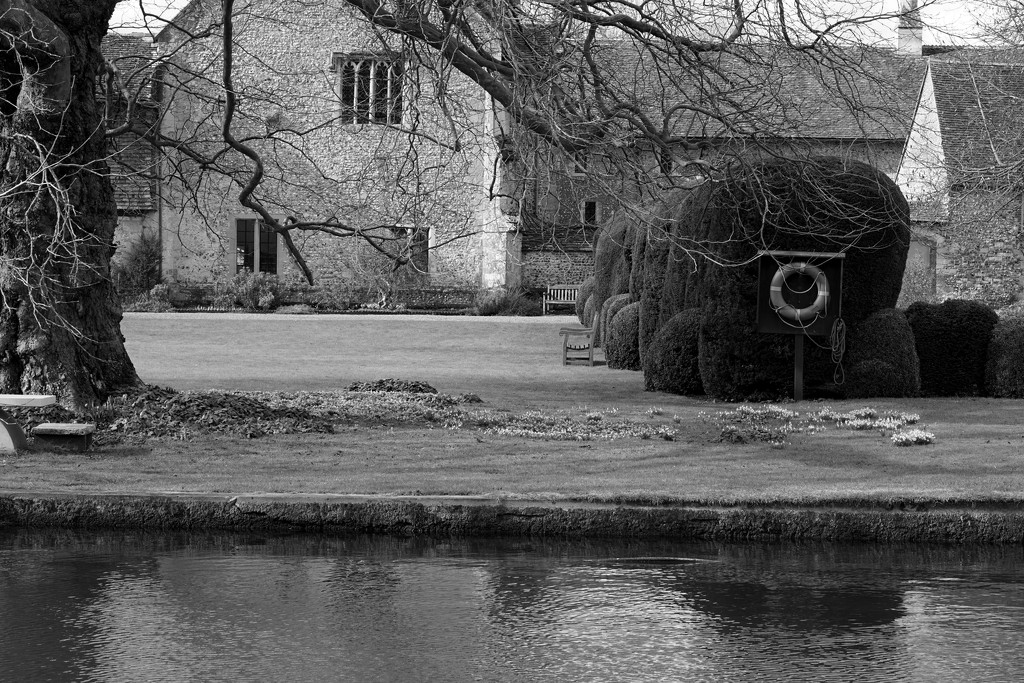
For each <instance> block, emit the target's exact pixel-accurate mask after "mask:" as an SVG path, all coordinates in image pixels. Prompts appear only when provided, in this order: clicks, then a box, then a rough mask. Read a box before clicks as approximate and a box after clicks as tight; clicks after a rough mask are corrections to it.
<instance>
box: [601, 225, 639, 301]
mask: <svg viewBox="0 0 1024 683" xmlns="http://www.w3.org/2000/svg"><path fill="white" fill-rule="evenodd" d="M627 234H628V236H629V239H630V240H632V238H633V232H632V230H630V229H628V226H627V224H626V222H625V221H624V220H621V219H619V220H613V221H612V222H611V223H609V224H608V225H606V226H605V227H604V228H602V229H601V233H600V235H598V237H597V244H596V246H595V247H594V294H593V296H594V310H595V311H600V310H601V307H602V306H603V305H604V302H605V300H606V299H608V297H610V296H615V295H616V294H622V293H624V292H628V291H629V263H628V261H627V260H628V258H629V253H631V252H632V245H630V247H631V248H630V250H629V253H628V252H627V250H626V237H627Z"/></svg>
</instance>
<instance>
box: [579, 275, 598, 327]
mask: <svg viewBox="0 0 1024 683" xmlns="http://www.w3.org/2000/svg"><path fill="white" fill-rule="evenodd" d="M593 293H594V278H593V277H588V278H587V279H586V280H584V281H583V284H582V285H580V288H579V291H577V292H576V317H577V318H578V319H579V321H580V323H582V324H583V325H586V324H587V323H585V322H583V308H584V307H585V306H586V305H587V299H589V298H590V296H591V295H592V294H593Z"/></svg>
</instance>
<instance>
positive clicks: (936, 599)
mask: <svg viewBox="0 0 1024 683" xmlns="http://www.w3.org/2000/svg"><path fill="white" fill-rule="evenodd" d="M1020 560H1021V549H1020V548H1002V547H980V548H970V549H957V548H946V547H930V546H923V547H922V546H908V547H888V546H885V547H874V546H831V545H813V546H784V545H742V546H740V545H721V544H710V543H709V544H689V545H682V544H672V543H667V542H661V543H659V542H629V541H624V542H561V541H558V542H555V541H547V540H541V541H538V540H524V539H497V540H494V539H488V540H461V539H460V540H431V539H409V538H395V537H322V536H298V537H295V536H292V537H267V536H250V535H205V534H194V535H189V534H164V535H154V534H146V533H121V534H117V533H75V532H70V531H54V530H49V531H25V530H19V531H7V532H4V531H0V619H2V621H0V643H3V646H2V647H0V680H19V681H20V680H24V681H28V680H56V681H130V680H131V681H134V680H145V681H162V680H166V681H208V680H260V681H268V680H290V681H307V680H308V681H320V680H354V681H463V680H465V681H470V680H488V681H527V680H529V681H534V680H559V681H564V680H571V681H602V680H604V681H624V680H644V681H646V680H722V681H726V680H751V679H765V678H774V679H786V680H829V679H834V680H885V681H892V680H937V679H942V680H957V679H960V680H968V679H969V680H986V679H988V680H1016V679H1020V678H1021V677H1022V676H1024V663H1022V662H1021V661H1020V660H1021V658H1020V657H1019V656H1018V654H1017V653H1018V651H1019V649H1020V646H1021V644H1022V638H1021V636H1020V635H1018V632H1017V624H1019V623H1020V620H1021V618H1022V617H1024V590H1022V578H1024V571H1022V570H1021V569H1020V567H1021V566H1024V565H1022V563H1021V562H1020Z"/></svg>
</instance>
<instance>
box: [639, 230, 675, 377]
mask: <svg viewBox="0 0 1024 683" xmlns="http://www.w3.org/2000/svg"><path fill="white" fill-rule="evenodd" d="M667 228H668V226H666V225H662V226H652V227H651V228H650V229H649V230H648V231H647V243H646V246H645V247H644V249H643V253H644V264H643V288H642V290H641V293H640V358H643V357H644V356H645V355H646V354H647V347H649V346H650V345H651V341H652V340H653V339H654V333H655V332H657V331H658V323H659V316H660V311H661V290H662V287H663V286H664V284H665V264H666V263H667V262H668V253H669V247H670V245H671V243H670V241H669V239H670V237H669V232H668V230H667Z"/></svg>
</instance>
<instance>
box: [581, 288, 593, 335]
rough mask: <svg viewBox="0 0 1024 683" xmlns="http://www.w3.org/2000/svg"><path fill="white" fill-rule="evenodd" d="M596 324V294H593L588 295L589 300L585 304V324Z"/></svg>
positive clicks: (585, 325)
mask: <svg viewBox="0 0 1024 683" xmlns="http://www.w3.org/2000/svg"><path fill="white" fill-rule="evenodd" d="M593 324H594V295H593V294H591V295H590V296H588V297H587V302H586V303H585V304H583V326H584V327H590V326H591V325H593Z"/></svg>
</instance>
